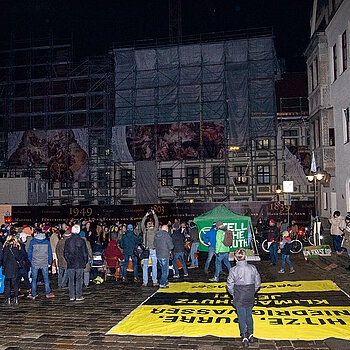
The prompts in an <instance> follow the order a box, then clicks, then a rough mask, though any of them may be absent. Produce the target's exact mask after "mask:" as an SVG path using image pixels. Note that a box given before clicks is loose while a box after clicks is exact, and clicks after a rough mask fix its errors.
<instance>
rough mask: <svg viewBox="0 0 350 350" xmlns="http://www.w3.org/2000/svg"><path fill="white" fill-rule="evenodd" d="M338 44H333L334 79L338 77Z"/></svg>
mask: <svg viewBox="0 0 350 350" xmlns="http://www.w3.org/2000/svg"><path fill="white" fill-rule="evenodd" d="M337 68H338V67H337V44H334V46H333V78H334V79H333V81H334V80H336V79H337Z"/></svg>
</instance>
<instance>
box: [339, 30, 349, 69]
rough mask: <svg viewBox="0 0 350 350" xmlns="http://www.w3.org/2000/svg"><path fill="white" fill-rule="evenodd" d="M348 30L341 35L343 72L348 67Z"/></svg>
mask: <svg viewBox="0 0 350 350" xmlns="http://www.w3.org/2000/svg"><path fill="white" fill-rule="evenodd" d="M346 40H347V38H346V31H345V32H344V33H343V35H342V36H341V47H342V55H343V72H344V71H345V70H346V68H348V51H347V50H348V45H347V42H346Z"/></svg>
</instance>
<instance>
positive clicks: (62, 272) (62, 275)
mask: <svg viewBox="0 0 350 350" xmlns="http://www.w3.org/2000/svg"><path fill="white" fill-rule="evenodd" d="M62 227H63V225H62ZM64 227H65V229H66V230H65V231H64V233H63V235H62V238H61V239H60V240H59V241H58V243H57V245H56V256H57V267H58V288H66V287H67V283H68V274H67V261H66V259H65V258H64V256H63V253H64V245H65V244H66V241H67V239H68V238H69V237H71V235H72V234H71V232H70V230H69V229H68V226H67V225H65V226H64Z"/></svg>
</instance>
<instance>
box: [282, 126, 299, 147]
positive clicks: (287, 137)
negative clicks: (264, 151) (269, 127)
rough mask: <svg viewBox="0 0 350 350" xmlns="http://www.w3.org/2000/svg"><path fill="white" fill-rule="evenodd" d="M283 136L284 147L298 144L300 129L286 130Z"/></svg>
mask: <svg viewBox="0 0 350 350" xmlns="http://www.w3.org/2000/svg"><path fill="white" fill-rule="evenodd" d="M282 138H283V145H284V147H290V146H294V147H297V146H298V139H299V136H298V130H284V131H283V137H282Z"/></svg>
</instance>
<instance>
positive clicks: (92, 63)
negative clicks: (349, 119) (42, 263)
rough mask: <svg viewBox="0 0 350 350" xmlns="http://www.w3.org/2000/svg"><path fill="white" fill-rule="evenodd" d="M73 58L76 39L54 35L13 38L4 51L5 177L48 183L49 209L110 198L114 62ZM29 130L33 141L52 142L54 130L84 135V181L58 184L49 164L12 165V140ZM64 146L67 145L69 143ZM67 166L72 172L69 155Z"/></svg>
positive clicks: (1, 150)
mask: <svg viewBox="0 0 350 350" xmlns="http://www.w3.org/2000/svg"><path fill="white" fill-rule="evenodd" d="M2 47H4V46H2ZM72 53H73V46H72V41H71V39H57V38H54V37H53V36H52V35H51V36H49V37H46V38H34V37H33V36H32V35H31V36H30V38H29V39H28V40H16V39H15V38H14V37H12V38H11V40H10V42H9V43H8V45H7V47H6V48H4V49H3V50H2V51H0V128H1V130H2V132H1V133H0V162H1V163H0V166H1V173H2V174H5V173H7V175H6V176H9V177H15V176H25V175H28V174H29V175H31V176H35V177H41V178H45V179H47V180H48V190H49V198H48V204H74V203H75V204H76V203H78V202H77V201H78V200H80V201H81V202H84V201H85V202H86V203H91V202H98V201H102V200H103V201H104V200H105V198H108V197H109V196H110V189H109V187H110V186H109V181H108V172H109V171H110V168H111V161H110V152H109V150H110V139H111V135H110V130H111V126H112V124H113V122H114V117H113V99H114V95H113V84H114V83H113V81H114V79H113V62H112V60H111V59H110V58H109V57H92V58H87V59H86V60H85V61H83V62H81V63H78V64H77V63H74V62H73V54H72ZM28 130H29V131H30V132H31V133H32V134H33V135H36V134H37V133H39V134H40V132H42V133H46V134H47V137H49V135H51V134H52V133H50V131H53V130H67V132H69V130H72V131H73V132H74V134H76V133H75V130H82V131H83V133H84V135H86V137H85V138H86V140H87V142H85V143H87V145H86V148H85V152H86V156H87V163H88V176H87V178H86V179H84V180H85V181H82V180H80V181H77V180H74V179H71V178H70V179H69V178H68V179H67V180H65V181H64V183H60V182H58V181H53V179H52V178H50V170H52V169H50V167H49V166H48V164H45V161H43V162H41V163H40V162H38V163H37V164H32V162H30V161H29V160H27V161H25V160H24V161H23V162H22V163H21V164H16V163H13V162H12V163H11V162H9V158H10V157H9V154H10V150H9V138H11V135H15V134H16V133H17V134H19V135H21V133H22V134H23V133H26V132H28ZM65 135H67V133H66V134H65ZM64 142H68V141H67V139H66V138H65V139H63V140H62V143H64ZM67 147H68V148H69V145H67ZM83 148H84V147H83ZM64 162H66V163H67V167H68V166H69V162H70V159H69V155H68V154H67V155H66V159H65V161H64ZM101 168H103V171H104V176H102V172H101ZM106 184H107V185H106ZM102 189H103V190H102ZM106 191H107V192H109V193H107V195H106ZM101 198H102V199H101Z"/></svg>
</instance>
